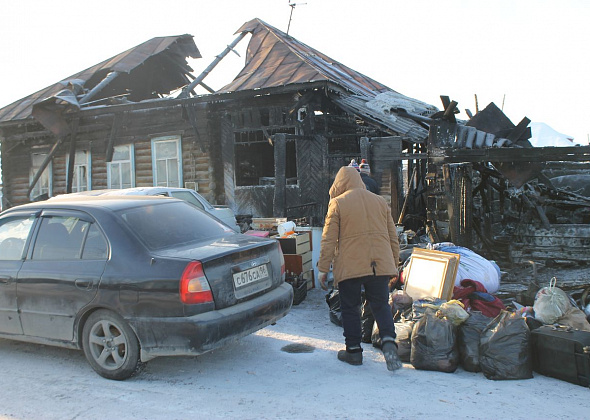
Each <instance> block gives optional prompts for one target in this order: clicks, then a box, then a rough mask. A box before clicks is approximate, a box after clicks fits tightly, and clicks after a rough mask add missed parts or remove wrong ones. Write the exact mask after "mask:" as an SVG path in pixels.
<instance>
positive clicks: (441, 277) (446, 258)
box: [404, 248, 460, 300]
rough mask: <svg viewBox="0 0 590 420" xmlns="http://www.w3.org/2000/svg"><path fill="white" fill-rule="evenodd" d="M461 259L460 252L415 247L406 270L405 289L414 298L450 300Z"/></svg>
mask: <svg viewBox="0 0 590 420" xmlns="http://www.w3.org/2000/svg"><path fill="white" fill-rule="evenodd" d="M459 259H460V255H459V254H453V253H450V252H442V251H434V250H431V249H422V248H414V249H413V251H412V256H411V257H410V262H409V263H408V267H407V268H406V269H405V270H404V274H405V281H404V291H405V292H406V293H407V294H408V295H410V296H411V297H412V299H414V300H416V299H423V298H427V297H435V298H440V299H445V300H450V299H451V298H452V296H453V286H454V285H455V278H456V277H457V269H458V268H459Z"/></svg>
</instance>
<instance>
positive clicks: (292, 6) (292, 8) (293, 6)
mask: <svg viewBox="0 0 590 420" xmlns="http://www.w3.org/2000/svg"><path fill="white" fill-rule="evenodd" d="M305 4H307V3H291V0H289V7H291V14H290V15H289V24H288V25H287V35H289V28H290V27H291V20H292V19H293V10H295V6H303V5H305Z"/></svg>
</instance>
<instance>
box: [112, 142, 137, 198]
mask: <svg viewBox="0 0 590 420" xmlns="http://www.w3.org/2000/svg"><path fill="white" fill-rule="evenodd" d="M107 184H108V187H109V188H131V187H134V186H135V168H134V163H133V145H131V144H125V145H121V146H115V147H114V149H113V159H112V160H111V162H109V163H108V164H107Z"/></svg>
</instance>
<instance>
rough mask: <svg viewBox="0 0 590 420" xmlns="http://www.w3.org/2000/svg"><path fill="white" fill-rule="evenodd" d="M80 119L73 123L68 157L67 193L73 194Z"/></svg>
mask: <svg viewBox="0 0 590 420" xmlns="http://www.w3.org/2000/svg"><path fill="white" fill-rule="evenodd" d="M79 122H80V119H79V118H75V119H74V121H72V134H70V155H69V157H68V173H67V175H66V193H68V194H69V193H71V192H72V182H73V180H74V165H75V163H76V136H77V134H78V123H79Z"/></svg>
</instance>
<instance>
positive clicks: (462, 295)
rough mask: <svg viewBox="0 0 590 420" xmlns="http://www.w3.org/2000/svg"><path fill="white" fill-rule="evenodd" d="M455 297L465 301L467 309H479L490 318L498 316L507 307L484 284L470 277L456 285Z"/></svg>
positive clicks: (462, 301)
mask: <svg viewBox="0 0 590 420" xmlns="http://www.w3.org/2000/svg"><path fill="white" fill-rule="evenodd" d="M453 299H457V300H458V301H460V302H461V303H463V305H465V310H466V311H469V310H472V311H479V312H481V313H482V314H483V315H485V316H488V317H490V318H494V317H496V316H498V314H499V313H500V311H501V310H502V309H506V306H504V304H503V303H502V301H501V300H500V299H498V298H497V297H496V296H493V295H491V294H489V293H488V291H487V290H486V288H485V287H484V285H483V284H481V283H480V282H478V281H475V280H470V279H463V280H461V286H455V287H454V289H453Z"/></svg>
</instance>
